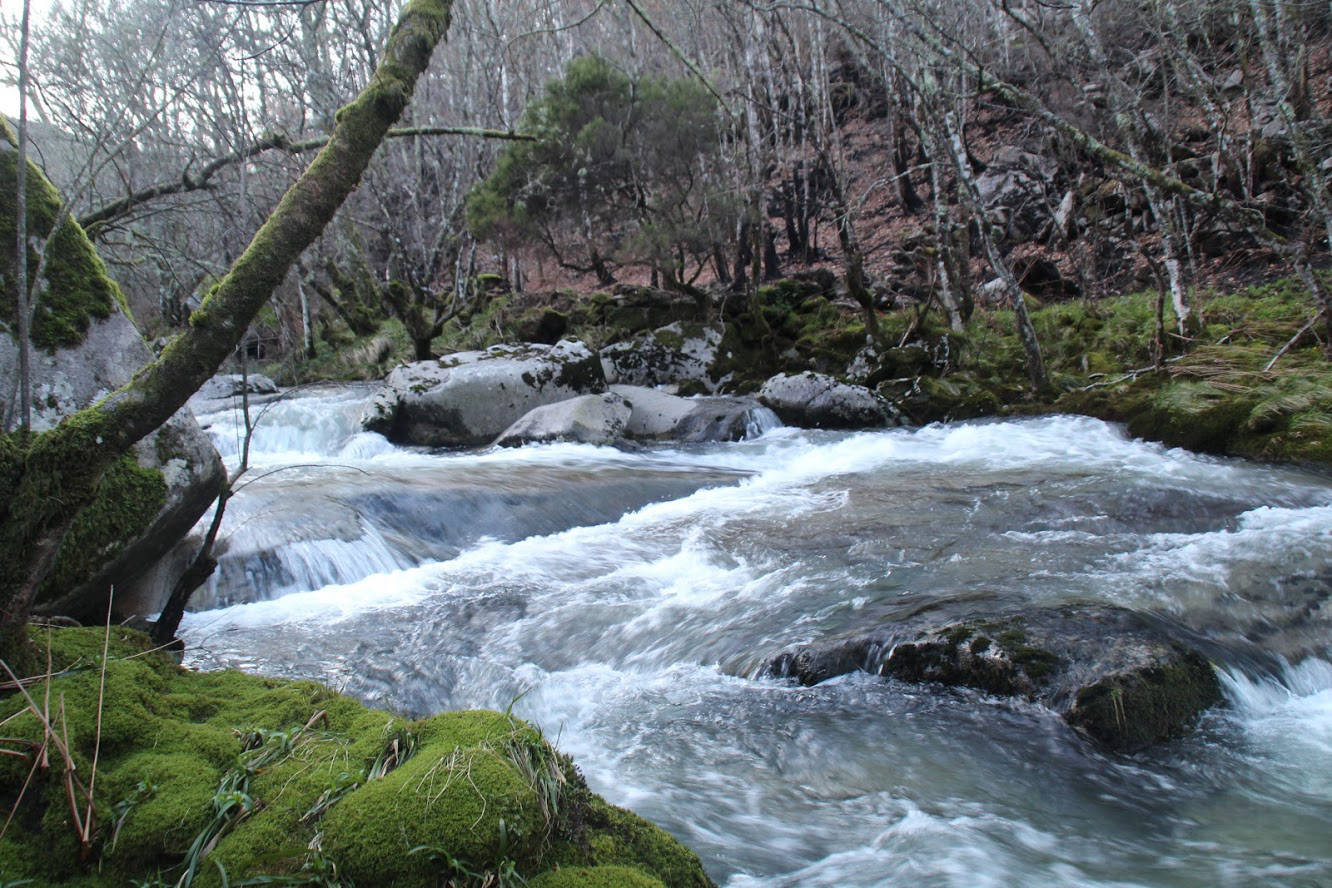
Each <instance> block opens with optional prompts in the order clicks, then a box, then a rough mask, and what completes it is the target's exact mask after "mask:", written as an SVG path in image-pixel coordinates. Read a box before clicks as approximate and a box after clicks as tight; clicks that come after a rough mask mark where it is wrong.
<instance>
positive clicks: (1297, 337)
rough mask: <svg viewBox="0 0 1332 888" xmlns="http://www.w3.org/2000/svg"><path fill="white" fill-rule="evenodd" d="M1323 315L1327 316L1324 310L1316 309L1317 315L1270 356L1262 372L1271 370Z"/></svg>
mask: <svg viewBox="0 0 1332 888" xmlns="http://www.w3.org/2000/svg"><path fill="white" fill-rule="evenodd" d="M1325 314H1327V309H1326V308H1320V309H1318V313H1317V314H1315V315H1314V316H1313V317H1311V318H1309V321H1308V323H1306V324H1305V325H1304V326H1303V327H1301V328H1300V329H1299V330H1298V331H1296V333H1295V335H1294V336H1292V337H1290V341H1289V342H1287V343H1286V344H1285V345H1283V346H1281V349H1280V351H1278V352H1277V353H1276V354H1274V355H1272V360H1270V361H1268V362H1267V366H1266V367H1264V368H1263V372H1264V373H1266V372H1267V371H1269V370H1271V369H1272V367H1273V366H1274V365H1275V364H1276V362H1277V361H1279V360H1281V356H1282V355H1284V354H1285V353H1286V352H1288V351H1290V350H1291V349H1292V348H1294V347H1295V343H1297V342H1299V341H1300V340H1301V339H1303V338H1304V334H1305V333H1308V332H1309V331H1310V330H1312V329H1313V328H1314V324H1316V323H1318V321H1319V319H1320V318H1322V317H1323V315H1325Z"/></svg>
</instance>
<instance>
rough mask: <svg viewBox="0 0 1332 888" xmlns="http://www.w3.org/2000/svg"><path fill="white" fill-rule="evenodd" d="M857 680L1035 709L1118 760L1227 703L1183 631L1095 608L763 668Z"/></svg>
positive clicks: (843, 641)
mask: <svg viewBox="0 0 1332 888" xmlns="http://www.w3.org/2000/svg"><path fill="white" fill-rule="evenodd" d="M857 670H860V671H866V672H872V673H875V674H879V675H884V676H890V677H892V678H896V679H898V680H900V681H907V682H918V683H938V684H943V685H949V686H955V687H967V688H974V689H976V690H979V691H983V692H985V693H988V694H995V695H998V696H1005V697H1016V698H1020V699H1025V700H1030V701H1032V702H1035V703H1039V704H1041V705H1044V706H1046V707H1048V708H1050V709H1051V710H1053V711H1055V712H1057V713H1059V715H1060V716H1061V717H1062V718H1063V719H1064V721H1065V722H1067V723H1068V724H1069V725H1070V726H1071V727H1073V728H1074V729H1075V730H1077V731H1079V732H1080V733H1082V734H1084V735H1085V736H1087V737H1088V738H1090V739H1091V740H1092V741H1093V742H1095V743H1097V744H1098V745H1100V746H1101V747H1103V748H1105V749H1108V750H1112V751H1117V752H1130V751H1133V750H1137V749H1141V748H1143V747H1146V746H1150V745H1151V744H1153V743H1158V742H1161V741H1163V740H1168V739H1170V738H1173V737H1178V736H1181V735H1182V734H1184V733H1186V732H1187V731H1188V730H1190V729H1191V728H1192V727H1193V725H1194V723H1195V722H1196V721H1197V719H1198V716H1199V715H1200V714H1201V713H1202V712H1203V711H1204V710H1205V709H1207V708H1209V707H1211V706H1214V705H1216V704H1217V703H1219V702H1221V689H1220V684H1219V683H1218V681H1217V677H1216V674H1215V672H1214V671H1213V670H1212V667H1211V665H1210V663H1209V662H1208V660H1207V659H1206V658H1205V657H1204V656H1203V655H1202V654H1200V653H1199V652H1198V651H1197V650H1195V649H1194V648H1192V647H1191V646H1189V645H1188V644H1187V643H1186V642H1185V641H1184V640H1183V639H1182V633H1181V632H1180V631H1179V630H1177V629H1175V628H1174V627H1172V626H1170V625H1169V624H1167V623H1165V622H1164V621H1162V620H1159V619H1157V618H1153V617H1149V616H1146V615H1143V614H1139V613H1136V612H1133V611H1129V610H1125V609H1123V608H1116V607H1109V606H1100V605H1077V606H1066V607H1055V608H1041V609H1037V610H1033V611H1030V612H1027V613H1025V614H1022V615H1008V616H1001V617H997V618H987V617H975V618H969V619H965V620H960V621H957V622H953V623H947V624H944V625H938V624H935V625H929V624H928V623H927V622H926V621H925V620H924V619H922V620H920V621H916V622H913V623H910V624H897V625H892V626H885V627H880V628H878V629H876V630H873V631H870V632H867V633H863V634H854V635H849V636H845V637H842V638H839V639H833V640H830V641H828V642H823V643H816V644H812V645H806V646H802V647H799V648H795V649H793V650H789V651H786V652H783V653H782V654H780V655H778V656H777V657H775V658H773V659H772V660H770V661H769V663H768V665H767V671H768V672H769V673H772V674H778V675H788V676H791V677H794V678H796V679H798V680H799V681H800V682H802V683H803V684H807V685H809V684H817V683H818V682H821V681H825V680H827V679H829V678H833V677H835V676H837V675H843V674H845V673H848V672H854V671H857Z"/></svg>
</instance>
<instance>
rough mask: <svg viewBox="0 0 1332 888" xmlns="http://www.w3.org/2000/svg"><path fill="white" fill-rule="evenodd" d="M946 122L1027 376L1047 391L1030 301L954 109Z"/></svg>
mask: <svg viewBox="0 0 1332 888" xmlns="http://www.w3.org/2000/svg"><path fill="white" fill-rule="evenodd" d="M943 123H944V127H945V129H946V131H947V134H948V142H949V146H950V148H951V151H952V155H953V166H954V168H955V169H956V171H957V174H958V179H959V182H958V184H959V186H960V190H961V191H962V192H963V193H964V194H965V195H966V197H967V201H968V203H970V204H971V210H972V214H973V215H974V216H975V219H976V222H977V226H976V227H977V228H979V229H980V238H981V244H982V245H983V246H984V248H985V257H986V259H988V260H989V263H990V267H991V268H992V269H994V273H995V274H997V275H999V279H1000V280H1001V281H1002V282H1003V285H1004V293H1005V295H1006V296H1007V297H1008V303H1009V305H1011V306H1012V307H1013V314H1014V316H1015V318H1016V320H1017V334H1018V339H1019V341H1021V343H1022V350H1023V351H1024V352H1026V354H1027V375H1028V376H1029V377H1030V378H1031V384H1032V385H1033V386H1035V388H1036V391H1038V392H1044V391H1046V390H1048V389H1049V388H1050V378H1049V377H1048V376H1047V375H1046V372H1045V360H1044V358H1042V357H1041V344H1040V342H1039V341H1038V340H1037V338H1036V328H1035V327H1034V326H1032V323H1031V316H1030V315H1029V314H1027V302H1026V300H1025V299H1023V298H1022V288H1021V287H1019V286H1018V282H1017V278H1016V277H1014V276H1013V270H1012V269H1011V268H1009V267H1008V263H1007V262H1006V261H1004V257H1003V256H1002V255H1001V254H1000V252H999V248H998V247H997V246H996V245H995V243H994V237H993V236H992V235H991V234H990V220H989V218H988V214H987V213H986V211H985V206H984V204H983V203H982V202H981V199H980V193H979V192H978V191H977V189H976V176H975V173H974V172H973V171H972V168H971V161H970V160H969V159H968V157H967V150H966V146H965V145H964V144H963V143H962V133H961V131H960V130H959V129H958V126H957V122H956V120H955V119H954V118H953V115H952V113H951V112H947V113H945V114H944V115H943Z"/></svg>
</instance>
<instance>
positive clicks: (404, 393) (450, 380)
mask: <svg viewBox="0 0 1332 888" xmlns="http://www.w3.org/2000/svg"><path fill="white" fill-rule="evenodd" d="M605 391H606V379H605V376H604V375H603V374H602V370H601V362H600V360H598V358H597V356H596V354H594V353H593V352H592V351H591V350H590V349H589V348H588V347H587V346H586V345H584V344H583V343H581V342H574V341H572V340H568V339H565V340H561V341H560V342H558V343H556V344H555V345H550V346H547V345H538V344H529V345H495V346H491V347H490V348H488V349H486V350H485V351H474V352H459V353H457V354H452V355H445V356H444V357H442V358H439V359H438V360H432V361H416V362H413V363H410V364H404V365H403V366H401V367H398V368H397V369H396V370H394V371H393V372H392V373H390V374H389V376H388V378H387V379H386V380H385V385H384V388H383V389H382V390H381V391H380V392H379V394H377V395H376V396H375V398H374V400H373V402H372V403H371V405H370V407H369V409H368V411H367V413H366V415H365V416H364V417H363V418H362V425H363V426H364V427H365V428H366V429H367V430H368V431H372V432H379V433H381V434H383V435H385V436H386V437H388V438H389V439H390V440H392V441H395V442H397V443H401V444H418V445H424V446H428V447H472V446H477V445H482V444H489V443H490V442H491V441H493V440H495V438H496V437H497V436H499V435H500V434H501V433H503V432H504V431H505V430H506V429H507V428H508V427H509V426H511V425H512V424H513V423H514V422H516V421H517V420H518V419H520V418H521V417H522V416H523V415H524V414H526V413H527V412H528V411H530V410H532V409H534V408H536V407H541V406H543V405H546V404H554V403H557V402H559V401H564V400H567V399H569V398H573V397H577V396H579V395H586V394H601V393H602V392H605Z"/></svg>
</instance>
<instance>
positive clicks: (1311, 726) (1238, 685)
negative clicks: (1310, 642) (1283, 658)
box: [1221, 657, 1332, 804]
mask: <svg viewBox="0 0 1332 888" xmlns="http://www.w3.org/2000/svg"><path fill="white" fill-rule="evenodd" d="M1221 681H1222V686H1223V688H1224V690H1225V694H1226V698H1227V700H1228V701H1229V703H1230V705H1231V707H1232V709H1233V711H1232V713H1231V718H1232V719H1233V720H1234V722H1235V723H1236V724H1237V725H1238V726H1239V728H1240V729H1241V731H1242V732H1243V737H1244V740H1245V741H1246V742H1247V744H1248V747H1247V749H1246V751H1247V752H1248V753H1249V754H1250V755H1251V756H1252V761H1253V762H1254V764H1255V765H1257V766H1258V767H1260V768H1262V769H1263V770H1264V771H1265V772H1267V773H1268V775H1269V777H1270V779H1271V780H1273V781H1276V782H1277V783H1278V785H1280V786H1281V787H1282V789H1283V790H1284V791H1287V792H1290V793H1293V794H1297V795H1300V796H1303V797H1305V798H1310V799H1315V800H1318V801H1321V802H1324V803H1328V804H1332V662H1329V661H1328V660H1325V659H1322V658H1320V657H1309V658H1307V659H1305V660H1304V661H1302V662H1300V663H1298V664H1296V665H1291V664H1285V666H1284V668H1283V669H1282V671H1281V674H1280V675H1277V676H1269V677H1261V678H1258V677H1252V676H1248V675H1245V674H1243V673H1242V672H1239V671H1238V670H1235V669H1226V670H1223V671H1222V673H1221Z"/></svg>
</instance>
